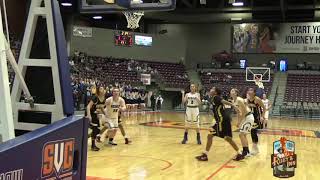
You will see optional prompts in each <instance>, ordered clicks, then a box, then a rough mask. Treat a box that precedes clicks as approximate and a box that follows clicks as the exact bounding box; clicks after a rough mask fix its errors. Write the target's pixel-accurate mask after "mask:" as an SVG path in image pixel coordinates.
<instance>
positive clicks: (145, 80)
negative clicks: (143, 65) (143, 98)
mask: <svg viewBox="0 0 320 180" xmlns="http://www.w3.org/2000/svg"><path fill="white" fill-rule="evenodd" d="M141 82H142V83H143V84H144V85H150V84H151V74H141Z"/></svg>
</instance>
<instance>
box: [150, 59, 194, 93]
mask: <svg viewBox="0 0 320 180" xmlns="http://www.w3.org/2000/svg"><path fill="white" fill-rule="evenodd" d="M148 64H149V65H150V66H151V67H152V68H153V69H157V70H158V72H159V74H160V77H161V80H162V82H163V83H164V84H165V86H166V87H170V88H185V87H186V86H188V85H189V79H188V76H187V73H186V70H185V67H184V65H183V64H177V63H160V62H149V63H148Z"/></svg>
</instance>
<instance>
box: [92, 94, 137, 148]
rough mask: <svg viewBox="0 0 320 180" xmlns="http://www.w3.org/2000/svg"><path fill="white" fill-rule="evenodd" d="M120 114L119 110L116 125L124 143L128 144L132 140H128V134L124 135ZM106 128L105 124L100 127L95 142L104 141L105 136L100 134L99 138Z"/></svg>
mask: <svg viewBox="0 0 320 180" xmlns="http://www.w3.org/2000/svg"><path fill="white" fill-rule="evenodd" d="M120 91H121V89H120ZM120 94H121V93H120ZM123 95H124V94H123ZM111 96H112V95H111ZM107 98H109V97H107ZM121 114H122V112H121V111H120V112H119V116H118V126H119V129H120V132H121V134H122V136H123V137H124V141H125V144H130V143H131V142H132V141H130V140H129V138H128V136H127V135H126V132H125V130H124V127H123V125H122V121H121ZM107 129H108V127H106V126H104V127H103V128H102V129H101V131H100V134H98V135H97V139H96V140H97V142H99V143H101V142H104V139H105V138H104V136H102V138H101V134H103V132H105V131H106V130H107ZM106 138H108V137H106Z"/></svg>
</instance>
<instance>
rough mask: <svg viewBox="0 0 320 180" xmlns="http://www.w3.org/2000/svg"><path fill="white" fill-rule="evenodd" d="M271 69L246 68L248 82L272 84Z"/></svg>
mask: <svg viewBox="0 0 320 180" xmlns="http://www.w3.org/2000/svg"><path fill="white" fill-rule="evenodd" d="M270 80H271V76H270V68H265V67H247V68H246V81H249V82H256V81H260V82H270Z"/></svg>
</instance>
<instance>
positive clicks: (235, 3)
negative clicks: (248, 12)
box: [232, 2, 243, 6]
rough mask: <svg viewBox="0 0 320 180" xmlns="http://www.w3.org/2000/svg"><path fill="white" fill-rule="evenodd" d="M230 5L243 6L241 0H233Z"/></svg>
mask: <svg viewBox="0 0 320 180" xmlns="http://www.w3.org/2000/svg"><path fill="white" fill-rule="evenodd" d="M232 6H243V2H234V3H232Z"/></svg>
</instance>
